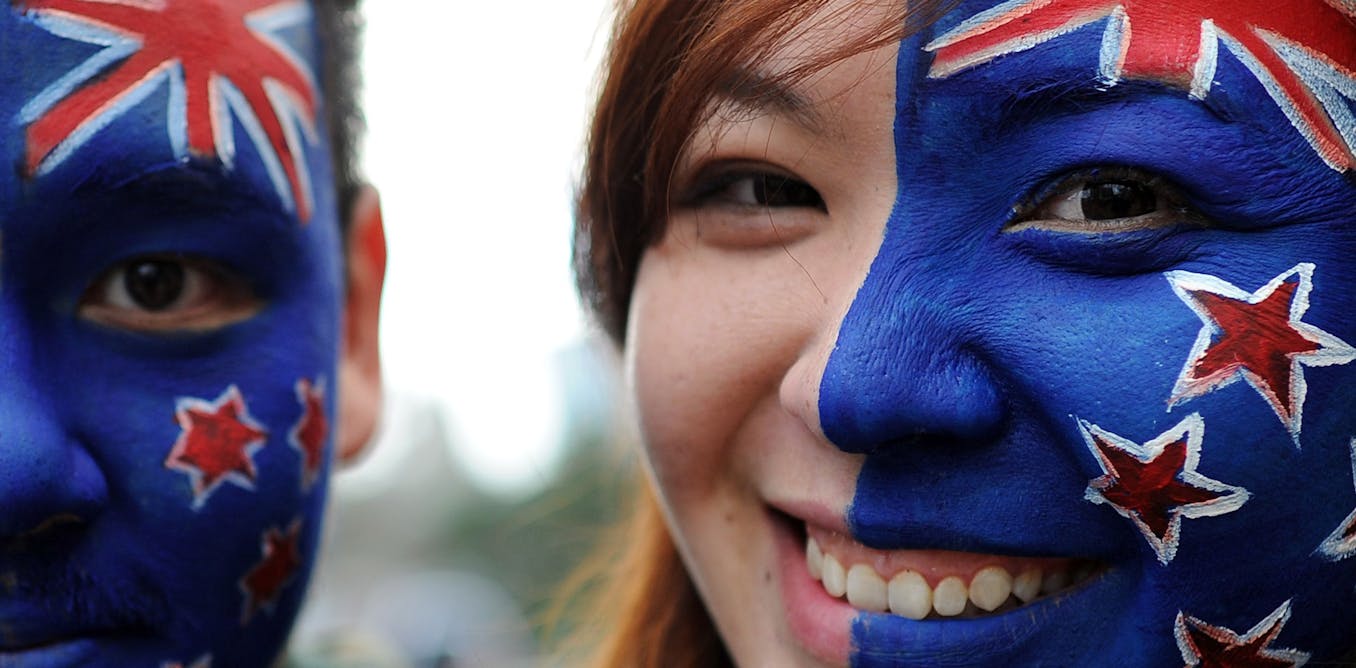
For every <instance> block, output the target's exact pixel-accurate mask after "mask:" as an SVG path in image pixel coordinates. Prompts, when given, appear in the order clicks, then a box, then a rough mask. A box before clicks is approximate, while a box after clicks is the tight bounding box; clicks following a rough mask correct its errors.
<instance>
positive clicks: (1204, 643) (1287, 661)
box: [1175, 601, 1309, 668]
mask: <svg viewBox="0 0 1356 668" xmlns="http://www.w3.org/2000/svg"><path fill="white" fill-rule="evenodd" d="M1289 619H1290V601H1286V602H1285V603H1282V604H1281V607H1279V608H1276V610H1275V611H1274V612H1272V613H1271V614H1270V615H1267V618H1266V619H1263V620H1262V621H1260V622H1258V623H1257V625H1256V626H1254V627H1252V629H1250V630H1249V631H1248V632H1247V633H1245V634H1243V635H1241V636H1240V635H1239V634H1237V633H1235V632H1233V631H1230V630H1229V629H1226V628H1224V627H1222V626H1214V625H1211V624H1207V623H1205V622H1203V621H1201V620H1199V619H1196V618H1195V617H1188V616H1187V615H1185V614H1183V613H1180V612H1179V613H1177V624H1176V629H1175V633H1176V636H1177V649H1178V650H1179V651H1180V652H1181V653H1182V660H1184V661H1186V663H1187V666H1188V667H1199V668H1297V667H1298V666H1302V665H1304V664H1305V662H1307V661H1308V660H1309V654H1308V653H1307V652H1301V651H1299V650H1293V649H1271V648H1270V647H1269V646H1270V645H1271V643H1272V642H1273V641H1275V640H1276V636H1277V635H1279V634H1280V633H1281V628H1282V627H1284V626H1285V623H1286V622H1287V621H1289Z"/></svg>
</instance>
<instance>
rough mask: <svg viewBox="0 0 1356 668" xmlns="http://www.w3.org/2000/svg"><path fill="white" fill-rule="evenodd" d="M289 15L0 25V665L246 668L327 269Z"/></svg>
mask: <svg viewBox="0 0 1356 668" xmlns="http://www.w3.org/2000/svg"><path fill="white" fill-rule="evenodd" d="M316 55H317V44H316V42H315V40H314V29H313V20H312V16H311V10H310V8H309V7H308V5H307V4H306V3H305V2H298V1H288V0H98V1H92V0H15V1H14V2H6V3H4V5H3V6H2V7H0V61H3V62H4V63H5V66H4V67H3V68H0V69H3V72H0V155H3V156H4V159H5V162H6V165H7V167H6V169H4V170H3V171H2V172H0V340H3V341H4V344H3V347H0V385H2V386H3V389H0V462H3V465H2V466H0V507H2V508H4V511H3V513H0V540H3V542H4V547H3V550H0V580H2V581H3V583H4V587H5V594H4V596H3V600H0V657H3V658H0V663H4V664H5V665H16V666H18V665H23V666H39V665H41V666H54V665H88V664H92V663H98V664H100V665H120V666H135V665H141V666H171V665H195V666H207V665H221V666H249V665H255V666H263V665H268V664H269V663H270V662H271V661H272V659H273V657H275V656H276V655H277V654H278V653H279V651H280V648H281V647H282V645H283V643H284V641H285V639H286V636H287V632H288V629H289V627H290V625H291V622H292V619H293V617H294V615H295V613H296V611H297V608H298V604H299V601H300V598H301V593H302V590H303V589H304V587H305V583H306V578H307V575H308V573H309V570H310V565H311V563H312V558H313V557H314V555H315V551H316V545H317V532H318V530H319V525H320V519H321V509H322V506H323V501H324V493H325V477H326V471H327V468H328V461H329V450H330V445H329V443H330V440H331V437H330V432H331V430H330V429H329V416H330V415H331V414H332V412H333V409H334V404H333V401H332V390H333V387H334V373H335V371H334V367H335V357H336V350H337V331H338V327H339V313H340V311H339V307H340V291H341V286H342V282H341V278H342V277H341V270H342V256H341V255H340V240H339V236H338V225H337V222H336V213H335V201H334V194H333V192H332V190H333V189H332V188H330V187H329V186H328V184H329V183H331V182H332V181H331V172H330V157H329V153H328V147H327V146H326V144H325V142H324V141H323V139H322V138H323V137H324V136H325V135H324V128H323V127H320V125H319V123H320V120H319V116H318V111H319V110H318V105H319V104H320V99H319V91H318V89H317V83H316V74H315V73H316V69H315V68H316V63H317V60H316Z"/></svg>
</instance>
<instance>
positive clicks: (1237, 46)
mask: <svg viewBox="0 0 1356 668" xmlns="http://www.w3.org/2000/svg"><path fill="white" fill-rule="evenodd" d="M1051 1H1052V0H1008V1H1007V2H1004V3H1001V4H999V5H997V6H994V7H992V8H990V9H987V10H985V11H982V12H980V13H978V14H976V15H974V16H972V17H970V18H969V19H966V20H965V21H962V22H961V23H960V24H959V25H957V26H956V27H955V28H952V29H951V30H949V31H947V32H946V33H943V34H942V35H940V36H938V37H936V38H934V39H933V40H932V41H931V42H929V43H928V44H926V45H925V46H923V50H924V51H927V52H934V51H937V50H939V49H943V48H945V47H948V46H951V45H952V44H956V43H957V42H961V41H964V40H966V39H969V38H971V37H974V36H976V35H981V34H984V33H986V32H988V31H990V30H993V29H995V28H998V27H1001V26H1003V25H1006V24H1009V23H1012V22H1014V21H1021V20H1022V19H1023V17H1025V16H1026V15H1028V14H1031V13H1033V12H1036V11H1039V10H1040V9H1042V8H1044V7H1045V6H1047V5H1049V4H1050V2H1051ZM1327 1H1328V4H1329V5H1331V6H1332V7H1334V8H1335V9H1337V10H1338V11H1341V12H1343V13H1345V14H1347V15H1348V16H1353V17H1356V2H1353V0H1327ZM1101 20H1105V21H1106V27H1105V28H1104V29H1103V31H1102V44H1101V49H1100V51H1099V54H1098V65H1097V71H1098V77H1099V78H1100V79H1101V82H1102V84H1103V85H1105V86H1108V87H1109V86H1114V85H1116V84H1117V83H1119V82H1120V81H1121V79H1122V78H1123V76H1124V69H1125V55H1126V53H1127V52H1128V51H1129V48H1130V35H1131V25H1130V17H1129V15H1128V14H1127V13H1126V11H1125V7H1124V5H1116V6H1115V7H1111V8H1109V9H1108V8H1093V9H1090V10H1089V11H1086V12H1083V13H1081V14H1078V15H1075V16H1072V17H1070V18H1069V20H1068V21H1066V22H1065V23H1064V24H1063V25H1060V26H1056V27H1054V28H1051V29H1049V30H1045V31H1043V32H1037V33H1032V34H1028V35H1024V36H1021V37H1017V38H1014V39H1010V40H1008V41H1006V42H1002V43H1000V44H996V45H994V46H992V47H989V48H987V49H984V50H982V51H977V52H975V53H973V54H971V55H969V56H968V57H965V58H958V59H953V60H950V61H937V60H934V61H933V64H932V66H931V67H930V68H929V70H928V77H929V78H932V79H944V78H946V77H949V76H951V75H953V74H956V73H957V72H961V71H964V70H967V69H970V68H972V67H976V66H978V65H982V64H984V63H987V62H989V61H991V60H993V59H995V58H998V57H1000V56H1006V55H1009V54H1013V53H1019V52H1021V51H1026V50H1028V49H1031V48H1034V47H1036V46H1038V45H1040V44H1043V43H1045V42H1048V41H1050V40H1052V39H1055V38H1057V37H1062V36H1064V35H1067V34H1069V33H1072V32H1074V31H1076V30H1079V29H1080V28H1083V27H1085V26H1087V25H1090V24H1092V23H1096V22H1097V21H1101ZM1252 30H1253V32H1255V33H1256V35H1257V37H1259V38H1260V39H1261V40H1262V41H1263V42H1265V43H1266V44H1267V46H1269V47H1271V49H1272V50H1273V51H1275V52H1276V55H1277V56H1279V57H1280V59H1281V60H1282V61H1284V62H1285V64H1286V65H1287V66H1288V67H1289V68H1290V69H1291V70H1292V72H1293V73H1294V74H1295V76H1296V77H1297V78H1299V80H1300V81H1302V82H1303V83H1304V85H1305V86H1306V87H1307V88H1308V89H1309V92H1310V93H1312V94H1313V96H1314V98H1315V99H1317V100H1318V103H1319V106H1321V107H1323V111H1324V112H1326V113H1327V114H1328V118H1329V120H1331V121H1332V124H1333V127H1334V128H1336V130H1337V134H1338V135H1340V136H1341V138H1342V142H1343V143H1344V144H1345V146H1344V147H1342V148H1344V149H1345V150H1346V153H1347V155H1341V156H1335V155H1331V150H1329V149H1326V148H1325V147H1324V146H1323V143H1322V141H1321V140H1320V138H1319V136H1318V135H1319V132H1318V131H1316V130H1315V128H1314V127H1313V124H1312V122H1311V121H1310V120H1309V119H1307V118H1305V117H1304V114H1303V113H1302V112H1301V111H1300V110H1299V109H1298V108H1297V107H1296V106H1295V103H1294V102H1293V101H1291V99H1290V97H1289V96H1288V95H1287V94H1286V92H1285V90H1284V89H1283V88H1282V86H1281V84H1280V82H1278V81H1276V78H1275V77H1273V76H1272V75H1271V74H1270V73H1269V72H1268V71H1267V69H1266V67H1264V66H1263V65H1262V63H1261V61H1260V60H1259V59H1258V58H1257V56H1256V55H1254V54H1253V52H1252V51H1249V50H1248V47H1246V46H1244V44H1243V43H1242V42H1241V41H1240V40H1239V39H1238V38H1237V37H1235V36H1233V35H1231V34H1229V32H1228V31H1225V30H1221V29H1219V27H1218V26H1217V25H1215V22H1214V21H1212V20H1210V19H1205V20H1203V21H1201V30H1200V46H1199V49H1198V50H1197V57H1196V62H1195V63H1192V64H1191V87H1190V91H1189V96H1190V97H1191V98H1192V99H1195V100H1204V99H1205V98H1206V97H1207V96H1208V95H1209V94H1210V89H1211V88H1212V87H1213V86H1214V84H1215V70H1216V69H1217V67H1218V64H1219V50H1220V48H1219V47H1220V44H1223V45H1224V47H1225V48H1226V49H1227V50H1228V51H1229V53H1232V54H1233V55H1234V57H1235V58H1236V59H1238V62H1239V63H1241V64H1242V65H1243V66H1244V67H1246V68H1247V69H1248V71H1249V72H1251V73H1252V75H1253V76H1254V77H1256V79H1257V81H1258V82H1259V83H1261V84H1262V87H1263V88H1265V89H1266V91H1267V95H1269V96H1270V97H1271V99H1272V101H1273V102H1275V103H1276V105H1277V106H1279V107H1280V109H1281V111H1282V112H1283V113H1284V114H1285V116H1286V119H1287V120H1289V121H1290V124H1291V125H1292V126H1294V128H1295V130H1296V131H1298V132H1299V133H1300V135H1301V136H1303V137H1304V139H1305V141H1306V142H1308V143H1309V145H1310V146H1311V147H1312V148H1313V149H1314V152H1315V153H1317V154H1318V155H1319V157H1320V158H1322V159H1323V162H1324V163H1326V164H1327V165H1328V166H1329V167H1331V168H1332V169H1334V170H1337V171H1339V172H1346V171H1347V168H1348V165H1347V164H1346V159H1347V158H1349V157H1353V156H1351V155H1350V154H1351V153H1352V151H1353V149H1356V115H1354V114H1353V113H1352V111H1351V107H1350V106H1349V101H1356V75H1354V74H1353V73H1352V72H1350V71H1348V70H1346V69H1345V68H1343V67H1341V66H1340V65H1338V64H1337V63H1335V62H1333V61H1332V59H1331V58H1328V57H1326V56H1324V55H1323V54H1322V53H1320V52H1318V51H1315V50H1313V49H1310V48H1308V47H1306V46H1304V45H1303V44H1299V43H1297V42H1294V41H1291V40H1288V39H1286V38H1285V37H1282V36H1281V35H1278V34H1276V33H1274V32H1271V31H1269V30H1265V29H1262V28H1258V27H1255V26H1253V27H1252Z"/></svg>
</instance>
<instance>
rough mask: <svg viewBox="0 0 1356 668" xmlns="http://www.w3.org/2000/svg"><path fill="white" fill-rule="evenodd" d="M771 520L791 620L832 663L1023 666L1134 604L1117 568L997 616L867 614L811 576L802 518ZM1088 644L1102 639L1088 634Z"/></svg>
mask: <svg viewBox="0 0 1356 668" xmlns="http://www.w3.org/2000/svg"><path fill="white" fill-rule="evenodd" d="M772 519H773V525H774V526H775V527H776V531H775V533H776V537H777V538H776V540H777V550H778V560H779V562H780V568H779V571H780V574H781V588H782V598H783V602H784V603H785V607H786V617H787V622H788V624H789V625H790V627H791V631H792V633H793V634H794V635H795V636H796V638H797V639H798V640H799V641H800V643H801V645H802V646H803V647H804V648H805V649H806V650H807V651H808V652H809V653H810V654H812V655H813V656H815V657H817V658H818V659H820V660H821V661H825V662H827V663H830V664H833V665H847V664H848V662H849V661H852V664H853V665H854V666H857V665H860V666H876V665H881V666H884V665H889V666H936V665H949V663H950V662H952V661H954V659H955V657H957V656H965V657H967V664H968V663H970V662H973V663H974V664H975V665H1022V664H1023V662H1024V661H1030V660H1034V659H1035V657H1033V656H1032V655H1031V652H1033V651H1039V650H1041V649H1042V648H1044V646H1045V645H1046V644H1047V643H1048V644H1053V645H1057V646H1063V647H1065V648H1066V649H1072V648H1070V647H1069V644H1071V643H1070V640H1071V639H1075V638H1079V637H1080V636H1085V635H1086V634H1080V633H1079V632H1078V631H1077V630H1076V627H1082V628H1085V629H1086V628H1095V627H1099V626H1102V627H1104V626H1106V625H1109V624H1111V623H1113V618H1114V617H1116V616H1117V613H1116V611H1117V610H1120V609H1121V608H1122V606H1121V605H1118V604H1117V602H1118V601H1119V602H1124V601H1125V600H1127V599H1128V598H1129V597H1130V596H1131V595H1132V594H1133V590H1134V586H1135V577H1134V576H1133V574H1132V572H1131V571H1127V570H1125V569H1119V568H1112V569H1109V570H1106V571H1104V572H1102V573H1101V574H1099V575H1096V576H1094V577H1093V579H1091V580H1089V581H1088V582H1085V583H1083V584H1081V585H1078V586H1076V587H1074V588H1073V589H1070V590H1068V591H1066V592H1063V593H1061V594H1059V595H1055V596H1049V597H1046V598H1043V599H1040V600H1038V601H1035V602H1033V603H1030V604H1027V605H1025V606H1022V607H1021V608H1019V609H1016V610H1012V611H1010V612H1006V613H1002V614H998V615H989V616H984V617H976V618H971V619H948V620H930V621H915V620H911V619H907V618H905V617H900V616H898V615H891V614H888V613H876V612H865V611H861V610H857V609H856V608H853V607H852V606H851V605H848V603H847V602H846V601H843V600H842V599H838V598H834V597H832V596H829V594H828V592H825V591H824V588H823V586H822V585H821V584H820V583H819V582H817V581H815V580H814V579H813V578H811V577H810V573H809V571H808V570H807V568H806V566H805V555H804V549H805V546H804V542H803V541H804V539H799V540H798V539H797V533H798V532H797V531H796V530H795V524H794V523H795V522H798V520H794V519H791V518H789V517H787V516H783V515H780V514H778V513H775V512H774V513H773V514H772ZM1052 634H1053V635H1052ZM1070 634H1072V635H1070ZM1047 636H1049V637H1047ZM1056 636H1057V637H1056ZM1081 642H1096V639H1095V638H1089V637H1081ZM1081 642H1079V643H1074V644H1081ZM1033 648H1034V649H1033ZM1048 649H1055V648H1054V647H1051V648H1048ZM1075 651H1076V650H1075Z"/></svg>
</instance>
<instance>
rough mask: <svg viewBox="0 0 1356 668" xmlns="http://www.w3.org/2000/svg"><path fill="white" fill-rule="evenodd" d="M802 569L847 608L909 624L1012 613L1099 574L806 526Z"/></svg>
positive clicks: (1081, 562)
mask: <svg viewBox="0 0 1356 668" xmlns="http://www.w3.org/2000/svg"><path fill="white" fill-rule="evenodd" d="M805 564H806V567H807V568H808V569H809V571H810V576H811V577H812V578H814V579H815V581H817V582H819V583H820V586H821V587H823V589H824V591H825V592H827V593H828V594H829V595H830V596H832V597H834V598H838V599H844V598H845V599H846V600H847V602H848V604H849V605H851V606H852V607H854V608H857V609H859V610H864V611H870V612H889V613H892V614H895V615H899V616H901V617H906V618H908V619H913V620H942V619H970V618H976V617H985V616H991V615H996V614H1001V613H1004V612H1008V611H1010V610H1015V609H1017V608H1020V607H1022V606H1024V605H1027V604H1029V603H1032V602H1034V601H1037V600H1040V599H1042V598H1046V597H1050V596H1054V595H1058V594H1060V593H1062V592H1064V591H1067V590H1069V589H1072V588H1074V587H1076V586H1078V585H1079V584H1081V583H1083V582H1084V581H1086V580H1088V579H1090V578H1091V577H1093V576H1094V575H1096V574H1097V573H1099V572H1101V571H1102V570H1104V567H1103V565H1101V564H1099V563H1098V562H1095V561H1091V560H1087V559H1073V558H1033V557H1009V556H1000V555H987V554H978V553H971V552H947V551H940V550H895V551H882V550H874V549H871V548H868V547H865V546H863V545H862V544H860V543H858V542H856V541H853V540H851V539H850V538H847V537H846V536H843V535H842V534H837V533H831V532H824V531H815V530H813V529H809V530H808V531H807V532H806V535H805Z"/></svg>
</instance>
